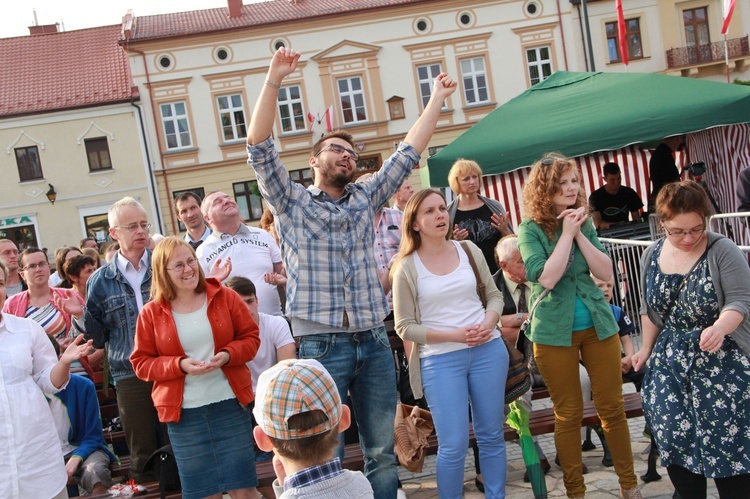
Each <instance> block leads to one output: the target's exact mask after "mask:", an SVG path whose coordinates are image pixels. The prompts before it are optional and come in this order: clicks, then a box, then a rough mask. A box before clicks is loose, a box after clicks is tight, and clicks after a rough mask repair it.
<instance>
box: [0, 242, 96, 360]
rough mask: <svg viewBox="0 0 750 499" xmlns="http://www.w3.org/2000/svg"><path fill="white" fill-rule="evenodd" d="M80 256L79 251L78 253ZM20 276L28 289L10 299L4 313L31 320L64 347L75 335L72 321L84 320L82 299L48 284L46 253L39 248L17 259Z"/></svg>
mask: <svg viewBox="0 0 750 499" xmlns="http://www.w3.org/2000/svg"><path fill="white" fill-rule="evenodd" d="M79 254H80V252H79ZM19 264H20V267H21V269H22V270H21V277H23V279H24V280H25V281H26V285H27V286H28V288H29V289H27V290H26V291H23V292H21V293H18V294H17V295H13V296H11V297H10V298H9V299H8V301H6V302H5V306H4V307H3V311H4V312H6V313H9V314H13V315H17V316H18V317H26V318H28V319H31V320H33V321H35V322H37V323H39V325H40V326H42V329H44V331H45V332H46V333H47V334H48V335H49V336H52V337H54V338H55V340H57V342H58V343H59V344H60V345H61V346H62V347H63V348H64V347H66V346H67V345H68V343H69V342H70V341H71V339H72V338H73V336H75V334H76V332H77V331H74V323H73V322H72V319H73V318H75V319H76V320H80V321H81V322H82V319H83V308H82V307H83V304H84V302H83V300H82V299H81V298H80V297H79V296H78V295H76V294H75V293H72V292H70V291H68V290H66V289H62V288H54V287H50V285H49V276H50V267H49V262H48V261H47V254H46V253H44V251H42V250H40V249H39V248H27V249H25V250H23V252H22V253H21V256H20V257H19Z"/></svg>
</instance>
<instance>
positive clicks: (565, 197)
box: [518, 155, 641, 499]
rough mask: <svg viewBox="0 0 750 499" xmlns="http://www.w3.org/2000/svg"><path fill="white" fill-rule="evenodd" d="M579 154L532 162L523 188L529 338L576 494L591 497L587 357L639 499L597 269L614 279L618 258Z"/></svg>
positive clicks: (604, 417) (613, 328) (616, 348)
mask: <svg viewBox="0 0 750 499" xmlns="http://www.w3.org/2000/svg"><path fill="white" fill-rule="evenodd" d="M580 181H581V178H580V173H579V172H578V167H577V166H576V163H575V162H574V161H573V160H570V159H567V158H564V157H560V156H557V155H550V156H547V157H544V158H542V159H541V160H540V161H537V162H536V163H535V164H534V165H533V167H532V168H531V172H530V173H529V178H528V180H527V182H526V185H525V186H524V189H523V199H524V208H525V212H526V217H527V218H525V219H524V220H523V222H522V223H521V225H520V226H519V228H518V249H519V250H520V251H521V256H522V257H523V261H524V265H525V267H526V277H527V278H528V280H529V281H530V282H531V283H532V289H531V301H530V302H529V303H531V304H534V303H535V302H536V301H537V300H538V298H539V297H540V296H541V295H542V292H543V291H544V290H549V291H548V292H546V294H545V295H544V296H543V297H542V298H541V300H539V303H538V304H537V306H536V308H535V309H534V310H533V316H532V320H531V325H530V327H529V329H528V331H526V336H527V337H528V339H529V340H531V341H532V342H533V343H534V357H535V359H536V362H537V366H538V367H539V371H540V372H541V374H542V377H543V378H544V382H545V384H546V385H547V388H548V389H549V393H550V398H551V399H552V403H553V409H554V413H555V446H556V447H557V452H558V456H559V459H560V466H561V467H562V469H563V482H564V484H565V489H566V490H567V493H568V497H583V496H584V494H585V492H586V485H585V484H584V481H583V474H582V469H581V464H582V459H581V440H580V428H581V419H582V417H583V397H582V393H581V384H580V381H579V371H578V368H579V359H582V360H583V364H584V365H585V367H586V370H587V371H588V374H589V379H590V380H591V388H592V391H593V394H594V405H595V406H596V410H597V413H598V414H599V417H600V419H601V421H602V427H603V428H604V434H605V436H606V439H607V442H608V444H609V448H610V451H611V454H612V459H613V461H614V466H615V472H616V473H617V476H618V478H619V482H620V494H621V496H622V497H624V498H625V499H629V498H639V499H640V497H641V493H640V492H639V490H638V481H637V479H636V476H635V472H634V470H633V451H632V449H631V445H630V431H629V429H628V421H627V418H626V416H625V404H624V402H623V397H622V376H621V374H622V373H621V370H620V340H619V337H618V334H617V332H618V330H619V328H618V326H617V323H616V322H615V319H614V315H613V314H612V311H611V310H610V308H609V304H608V303H607V301H606V300H605V299H604V293H603V292H602V290H600V289H599V288H598V287H597V286H596V284H595V283H594V281H593V279H592V278H591V275H594V276H596V277H597V278H598V279H601V280H604V281H607V280H609V279H611V278H612V261H611V260H610V259H609V255H608V254H607V251H606V250H605V249H604V247H603V246H602V244H601V243H600V242H599V239H598V238H597V236H596V230H595V229H594V225H593V224H592V222H591V220H590V219H589V216H588V207H587V205H586V197H585V193H584V191H583V189H582V188H581V184H580Z"/></svg>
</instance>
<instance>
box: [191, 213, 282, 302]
mask: <svg viewBox="0 0 750 499" xmlns="http://www.w3.org/2000/svg"><path fill="white" fill-rule="evenodd" d="M196 255H197V256H198V260H199V261H200V264H201V267H203V272H204V273H205V274H206V275H208V274H209V272H210V271H211V267H213V266H214V264H215V263H216V260H218V259H219V258H221V262H222V265H223V264H224V262H226V259H227V257H232V271H231V272H230V273H229V277H234V276H241V277H246V278H248V279H250V280H251V281H253V284H255V291H256V295H257V296H258V310H259V311H260V312H263V313H264V314H269V315H282V313H281V300H280V299H279V291H278V289H277V287H276V286H275V285H272V284H267V283H266V282H265V281H264V280H263V276H264V275H265V274H268V273H271V272H273V266H274V264H277V263H281V251H279V246H278V245H277V244H276V241H274V240H273V237H272V236H271V234H269V233H268V232H266V231H264V230H262V229H256V228H255V227H248V226H247V225H240V230H239V231H237V234H235V235H231V234H225V233H222V232H217V231H214V232H213V234H211V235H210V236H209V237H208V239H206V241H205V242H204V243H203V244H201V245H200V246H198V249H197V250H196Z"/></svg>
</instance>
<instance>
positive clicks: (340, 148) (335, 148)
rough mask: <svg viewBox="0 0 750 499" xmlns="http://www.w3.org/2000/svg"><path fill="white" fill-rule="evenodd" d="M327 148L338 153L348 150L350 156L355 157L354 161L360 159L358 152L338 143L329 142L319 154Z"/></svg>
mask: <svg viewBox="0 0 750 499" xmlns="http://www.w3.org/2000/svg"><path fill="white" fill-rule="evenodd" d="M326 149H329V150H331V151H333V152H335V153H336V154H344V151H346V152H348V153H349V156H350V157H351V158H352V159H353V160H354V161H358V160H359V154H357V153H356V152H354V151H352V150H351V149H347V148H346V147H344V146H340V145H338V144H328V145H327V146H325V147H324V148H323V149H321V150H320V151H318V154H320V153H322V152H323V151H325V150H326ZM318 154H316V156H317V155H318Z"/></svg>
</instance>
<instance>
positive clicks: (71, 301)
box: [54, 289, 83, 319]
mask: <svg viewBox="0 0 750 499" xmlns="http://www.w3.org/2000/svg"><path fill="white" fill-rule="evenodd" d="M54 300H55V308H56V309H58V310H62V311H63V312H65V313H66V314H68V315H72V316H73V317H75V318H76V319H81V317H83V305H81V302H80V300H79V298H78V296H77V295H76V294H75V293H74V292H73V291H71V290H69V289H66V290H65V298H62V297H61V296H60V295H58V294H56V295H55V297H54Z"/></svg>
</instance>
